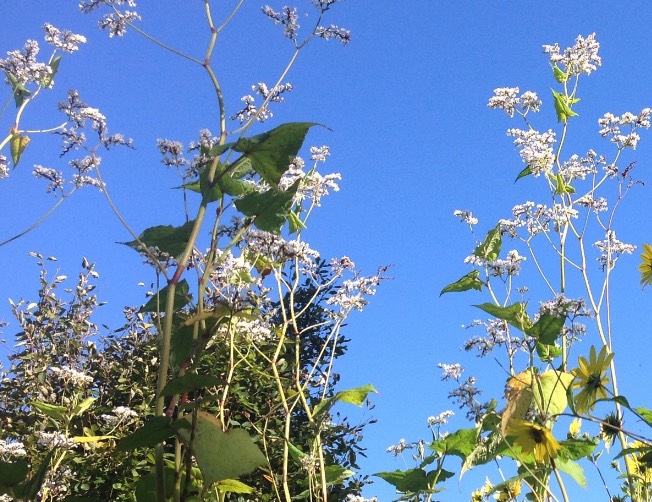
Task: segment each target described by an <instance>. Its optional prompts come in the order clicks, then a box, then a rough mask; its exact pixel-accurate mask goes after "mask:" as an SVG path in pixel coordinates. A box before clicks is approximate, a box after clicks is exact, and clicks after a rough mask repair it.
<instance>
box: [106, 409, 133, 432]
mask: <svg viewBox="0 0 652 502" xmlns="http://www.w3.org/2000/svg"><path fill="white" fill-rule="evenodd" d="M111 412H112V413H113V415H106V414H105V415H102V417H101V418H102V420H104V422H105V423H106V424H107V425H108V426H109V427H114V426H116V425H118V424H119V423H121V422H129V421H130V420H132V419H134V418H136V417H137V416H138V413H136V412H135V411H134V410H132V409H131V408H128V407H126V406H118V407H116V408H113V409H112V410H111Z"/></svg>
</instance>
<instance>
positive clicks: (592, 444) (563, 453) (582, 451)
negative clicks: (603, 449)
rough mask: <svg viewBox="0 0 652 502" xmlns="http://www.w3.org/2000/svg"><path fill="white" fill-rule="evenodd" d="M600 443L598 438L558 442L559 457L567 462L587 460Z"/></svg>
mask: <svg viewBox="0 0 652 502" xmlns="http://www.w3.org/2000/svg"><path fill="white" fill-rule="evenodd" d="M599 443H600V439H599V438H587V437H581V438H572V439H567V440H565V441H560V442H559V444H560V445H561V450H559V456H560V457H561V458H564V459H568V460H579V459H581V458H587V457H588V456H589V455H591V454H592V453H593V450H595V448H596V446H598V444H599Z"/></svg>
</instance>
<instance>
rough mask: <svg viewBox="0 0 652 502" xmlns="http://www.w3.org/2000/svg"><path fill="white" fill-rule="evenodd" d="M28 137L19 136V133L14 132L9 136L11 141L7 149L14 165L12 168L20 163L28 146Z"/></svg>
mask: <svg viewBox="0 0 652 502" xmlns="http://www.w3.org/2000/svg"><path fill="white" fill-rule="evenodd" d="M29 141H30V140H29V136H21V135H20V134H19V133H17V132H14V133H13V134H12V135H11V140H10V141H9V149H10V150H11V160H12V161H13V163H14V167H15V166H17V165H18V162H20V158H21V156H22V155H23V152H24V151H25V148H27V145H28V144H29Z"/></svg>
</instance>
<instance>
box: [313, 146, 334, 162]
mask: <svg viewBox="0 0 652 502" xmlns="http://www.w3.org/2000/svg"><path fill="white" fill-rule="evenodd" d="M330 154H331V152H330V148H329V147H328V146H326V145H324V146H322V147H318V146H311V147H310V160H314V161H315V162H326V157H327V156H329V155H330Z"/></svg>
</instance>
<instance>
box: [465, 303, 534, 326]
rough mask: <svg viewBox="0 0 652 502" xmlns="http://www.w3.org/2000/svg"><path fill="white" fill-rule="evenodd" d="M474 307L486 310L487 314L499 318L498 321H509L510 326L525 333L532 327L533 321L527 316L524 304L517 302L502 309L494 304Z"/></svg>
mask: <svg viewBox="0 0 652 502" xmlns="http://www.w3.org/2000/svg"><path fill="white" fill-rule="evenodd" d="M473 306H474V307H477V308H479V309H481V310H484V311H485V312H486V313H487V314H490V315H492V316H494V317H497V318H498V319H503V320H505V321H507V322H508V323H509V324H511V325H512V326H514V327H515V328H518V329H520V330H521V331H523V332H527V330H528V329H530V328H531V327H532V321H531V320H530V318H529V317H528V315H527V312H526V310H525V304H524V303H520V302H517V303H514V304H512V305H510V306H509V307H500V306H498V305H494V304H493V303H483V304H481V305H473Z"/></svg>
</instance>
